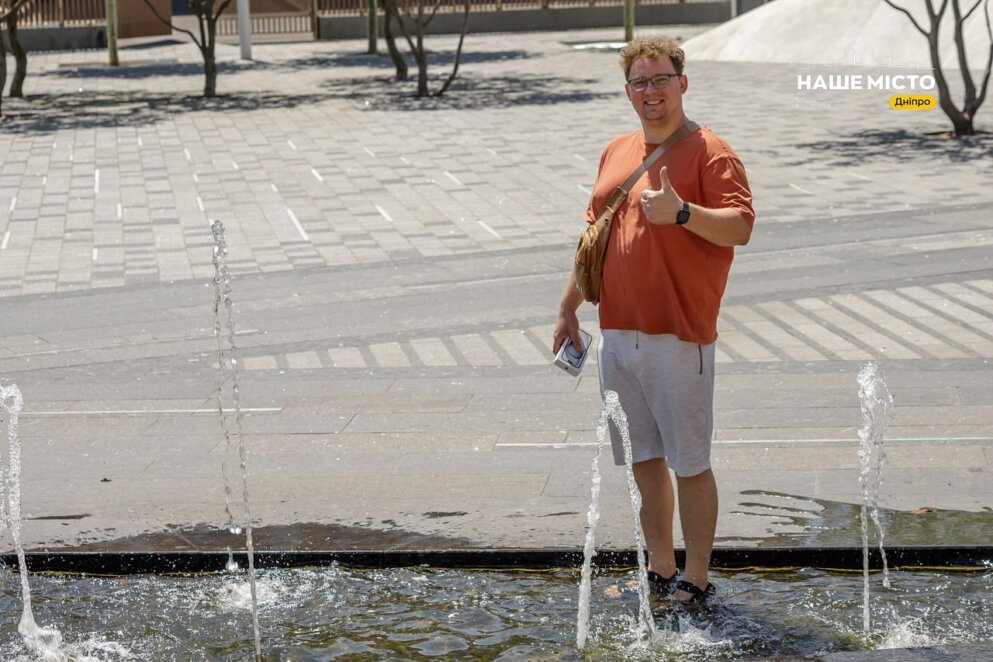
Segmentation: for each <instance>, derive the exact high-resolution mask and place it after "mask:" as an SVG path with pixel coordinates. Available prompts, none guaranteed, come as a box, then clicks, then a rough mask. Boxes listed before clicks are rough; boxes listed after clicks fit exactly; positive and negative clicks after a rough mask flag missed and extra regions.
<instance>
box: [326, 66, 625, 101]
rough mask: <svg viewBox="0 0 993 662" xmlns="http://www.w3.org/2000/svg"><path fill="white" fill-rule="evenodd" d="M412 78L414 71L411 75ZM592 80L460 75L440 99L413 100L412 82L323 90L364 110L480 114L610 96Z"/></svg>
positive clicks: (333, 84) (339, 83)
mask: <svg viewBox="0 0 993 662" xmlns="http://www.w3.org/2000/svg"><path fill="white" fill-rule="evenodd" d="M411 75H412V76H416V71H411ZM443 81H444V77H440V76H439V77H436V78H432V80H431V81H430V83H429V85H428V87H429V89H430V90H432V91H434V90H437V89H439V88H440V87H441V85H442V83H443ZM597 86H598V82H597V81H595V80H593V79H583V78H565V77H556V78H551V77H549V76H540V75H523V74H522V75H515V76H477V75H470V74H465V75H459V77H458V78H456V79H455V81H454V82H453V83H452V86H451V87H450V88H449V89H448V91H447V92H445V94H444V95H443V96H440V97H425V98H417V97H416V96H415V92H416V89H417V83H416V81H415V80H407V81H402V82H397V81H391V80H387V79H372V80H370V79H358V78H352V79H347V80H334V81H329V82H327V83H325V84H324V85H323V87H324V88H325V89H327V90H329V92H330V94H331V96H333V97H335V98H338V99H352V100H355V101H357V102H359V103H361V104H362V105H363V106H364V107H365V108H366V109H367V110H483V109H488V108H507V107H511V106H529V105H550V104H558V103H576V102H585V101H592V100H595V99H607V98H611V97H613V96H614V95H615V93H614V92H593V91H591V90H592V89H593V88H595V87H597Z"/></svg>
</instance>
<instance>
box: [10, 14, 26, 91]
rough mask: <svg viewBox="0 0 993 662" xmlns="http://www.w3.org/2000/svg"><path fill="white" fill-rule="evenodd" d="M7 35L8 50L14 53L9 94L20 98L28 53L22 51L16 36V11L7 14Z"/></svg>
mask: <svg viewBox="0 0 993 662" xmlns="http://www.w3.org/2000/svg"><path fill="white" fill-rule="evenodd" d="M7 36H8V37H9V39H10V52H11V53H12V54H13V55H14V63H15V66H14V77H13V78H12V79H11V81H10V96H12V97H15V98H18V99H21V98H23V97H24V79H25V78H26V77H27V75H28V54H27V53H25V52H24V47H22V46H21V41H20V39H18V38H17V12H16V11H12V12H10V15H9V16H7Z"/></svg>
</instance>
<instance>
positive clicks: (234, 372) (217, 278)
mask: <svg viewBox="0 0 993 662" xmlns="http://www.w3.org/2000/svg"><path fill="white" fill-rule="evenodd" d="M210 230H211V232H212V233H213V235H214V259H213V261H214V274H215V275H214V337H215V338H216V339H217V362H218V368H219V370H220V373H219V377H218V383H217V407H218V410H219V412H220V419H221V430H222V432H223V434H224V449H225V459H224V461H223V462H222V463H221V472H222V473H223V474H224V502H225V510H226V512H227V515H228V528H229V529H230V530H231V532H232V533H235V534H238V533H240V532H241V528H240V527H238V526H236V525H235V522H234V514H233V513H232V511H231V492H232V490H231V481H230V480H229V478H228V472H227V457H228V455H229V454H230V451H231V433H230V431H229V430H228V425H227V417H226V415H225V413H224V402H223V398H222V394H223V386H224V382H225V381H226V380H225V378H224V374H225V372H228V373H229V374H230V379H231V400H232V403H233V405H234V411H235V418H234V420H235V436H236V437H237V439H238V460H239V466H240V469H241V487H242V500H243V503H244V508H245V547H246V550H247V552H248V582H249V586H250V588H251V597H252V630H253V632H254V635H255V657H256V659H261V658H262V637H261V633H260V629H259V606H258V591H257V587H256V584H255V548H254V545H253V543H252V511H251V508H250V507H249V500H248V464H247V461H246V452H245V441H244V438H243V437H242V420H243V417H244V416H243V413H242V411H241V393H240V389H239V385H238V357H237V347H236V345H235V340H234V338H235V323H234V309H233V306H232V303H231V273H230V271H229V270H228V265H227V255H228V245H227V240H226V239H225V237H224V224H223V223H221V222H220V221H219V220H215V221H214V222H213V223H211V225H210ZM222 303H223V305H224V310H225V313H226V323H225V325H224V328H225V329H226V334H222V332H221V304H222ZM222 336H223V338H224V339H225V340H226V341H227V342H226V344H227V349H226V350H225V347H224V344H225V343H224V342H222ZM227 569H228V571H231V572H233V571H235V570H237V569H238V565H237V564H236V563H235V562H234V558H233V556H232V554H231V550H230V548H229V549H228V563H227Z"/></svg>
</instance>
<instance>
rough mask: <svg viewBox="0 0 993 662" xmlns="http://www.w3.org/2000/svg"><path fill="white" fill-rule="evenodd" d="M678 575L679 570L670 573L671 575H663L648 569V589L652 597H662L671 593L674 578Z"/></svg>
mask: <svg viewBox="0 0 993 662" xmlns="http://www.w3.org/2000/svg"><path fill="white" fill-rule="evenodd" d="M677 577H679V570H676V571H675V572H673V573H672V577H663V576H662V575H660V574H659V573H657V572H655V571H654V570H649V571H648V590H649V592H650V593H651V594H652V596H653V597H662V596H666V595H669V594H671V593H672V591H673V586H675V585H676V583H677V582H676V578H677Z"/></svg>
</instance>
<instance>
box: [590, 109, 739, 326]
mask: <svg viewBox="0 0 993 662" xmlns="http://www.w3.org/2000/svg"><path fill="white" fill-rule="evenodd" d="M656 147H658V145H657V144H656V145H652V144H648V143H645V141H644V138H643V134H642V132H641V130H638V131H634V132H632V133H629V134H626V135H623V136H619V137H617V138H615V139H614V140H612V141H611V142H610V144H608V145H607V147H606V149H604V151H603V156H601V158H600V171H599V173H598V174H597V180H596V185H595V186H594V188H593V195H592V196H591V198H590V204H589V206H588V207H587V210H586V218H587V221H588V222H590V223H592V222H594V221H595V220H596V211H598V210H600V209H601V208H602V207H603V205H604V203H606V202H607V199H608V198H609V197H610V194H611V192H612V191H613V190H614V189H615V188H616V187H617V186H619V185H620V184H622V183H623V182H624V180H625V179H627V178H628V175H630V174H631V173H632V172H633V171H634V169H635V168H636V167H638V164H640V163H641V162H642V161H644V160H645V158H646V157H647V156H648V155H649V154H651V153H652V151H654V150H655V148H656ZM663 166H666V167H667V168H668V173H669V181H671V182H672V185H673V187H674V188H675V189H676V193H678V194H679V196H680V198H682V199H683V200H685V201H687V202H690V203H693V204H696V205H699V206H701V207H706V208H708V209H717V208H723V207H731V208H734V209H737V210H739V211H740V212H741V215H742V216H743V217H744V218H745V220H746V221H747V222H748V224H749V225H751V224H752V223H753V222H754V220H755V212H754V211H752V194H751V191H750V190H749V188H748V179H747V178H746V177H745V168H744V166H742V165H741V161H740V160H739V159H738V156H737V154H735V153H734V151H733V150H732V149H731V148H730V147H729V146H728V144H727V143H725V142H724V141H723V140H721V139H720V138H718V137H717V136H716V135H714V134H713V133H712V132H711V131H710V130H709V129H707V128H704V127H701V128H700V129H698V130H697V131H694V132H693V133H692V134H690V135H689V136H687V137H686V138H683V139H682V140H681V141H679V142H677V143H676V144H675V145H672V146H671V147H669V149H668V150H666V152H665V154H663V155H662V156H661V157H660V158H659V159H658V160H657V161H656V162H655V163H654V164H652V166H651V167H650V168H649V169H648V172H647V173H645V174H644V175H642V177H641V179H640V180H638V182H637V183H636V184H635V185H634V186H633V187H632V189H631V192H630V193H629V194H628V196H627V198H626V199H625V200H624V202H622V203H621V206H620V207H619V208H618V210H617V213H616V214H614V220H613V221H612V228H611V231H610V243H609V244H608V245H607V256H606V258H605V260H604V267H603V282H602V283H601V285H600V328H602V329H625V330H631V331H641V332H642V333H649V334H660V333H671V334H675V335H676V336H677V337H679V338H680V339H682V340H685V341H687V342H695V343H700V344H704V345H706V344H710V343H712V342H714V341H715V340H716V339H717V313H718V310H719V308H720V305H721V297H722V296H723V295H724V288H725V286H726V285H727V277H728V271H729V270H730V268H731V260H732V258H733V257H734V249H733V248H731V247H725V246H718V245H716V244H712V243H711V242H709V241H707V240H706V239H703V238H702V237H699V236H698V235H696V234H694V233H693V232H691V231H689V230H687V229H686V228H683V227H680V226H678V225H652V224H651V223H649V222H648V219H646V218H645V216H644V214H643V213H642V211H641V202H640V201H641V192H642V191H643V190H645V189H646V188H651V189H653V190H658V189H660V188H661V178H660V176H659V171H660V170H661V169H662V167H663ZM692 222H693V217H692V215H691V216H690V223H692Z"/></svg>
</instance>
